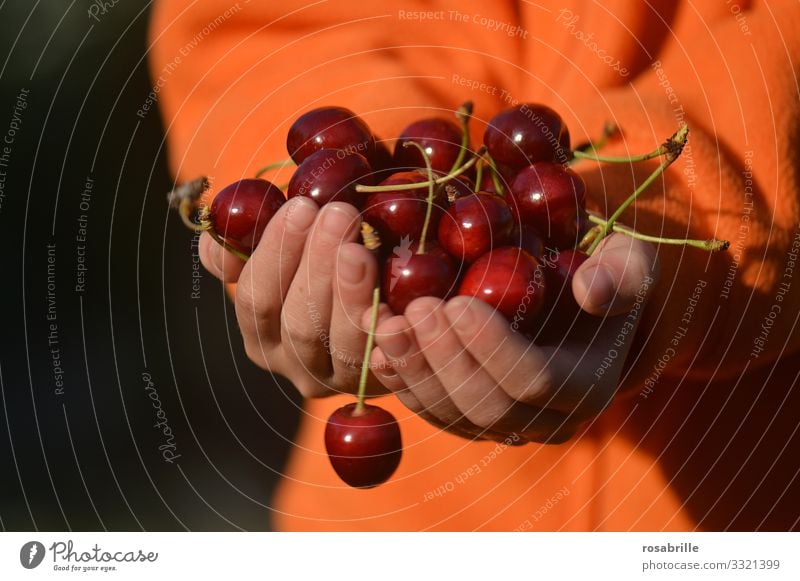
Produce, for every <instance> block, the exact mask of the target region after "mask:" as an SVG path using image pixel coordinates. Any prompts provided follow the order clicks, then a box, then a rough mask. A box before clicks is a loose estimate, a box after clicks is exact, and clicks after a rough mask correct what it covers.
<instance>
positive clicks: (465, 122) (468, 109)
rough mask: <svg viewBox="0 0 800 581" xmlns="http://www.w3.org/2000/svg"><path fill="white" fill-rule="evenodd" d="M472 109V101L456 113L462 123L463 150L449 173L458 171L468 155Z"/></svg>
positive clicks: (459, 152)
mask: <svg viewBox="0 0 800 581" xmlns="http://www.w3.org/2000/svg"><path fill="white" fill-rule="evenodd" d="M472 107H473V105H472V101H467V102H465V103H464V104H463V105H461V107H459V108H458V111H456V117H457V118H458V121H459V123H461V149H460V150H459V151H458V157H457V158H456V161H455V162H454V163H453V167H451V168H450V172H449V173H452V172H454V171H455V170H457V169H458V168H459V167H460V166H461V164H462V163H463V161H464V157H465V156H466V155H467V150H468V149H469V118H470V117H471V116H472Z"/></svg>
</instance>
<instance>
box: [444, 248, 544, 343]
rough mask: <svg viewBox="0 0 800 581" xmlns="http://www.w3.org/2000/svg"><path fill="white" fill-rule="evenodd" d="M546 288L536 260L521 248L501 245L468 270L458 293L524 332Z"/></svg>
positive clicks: (528, 326)
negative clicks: (488, 308) (492, 310)
mask: <svg viewBox="0 0 800 581" xmlns="http://www.w3.org/2000/svg"><path fill="white" fill-rule="evenodd" d="M546 288H547V285H546V281H545V279H544V274H543V273H542V268H541V265H540V264H539V261H538V260H536V258H534V257H533V256H531V255H530V254H528V253H527V252H526V251H524V250H522V249H521V248H517V247H515V246H504V247H501V248H496V249H495V250H492V251H490V252H487V253H486V254H484V255H483V256H481V257H480V258H479V259H478V260H476V261H475V263H474V264H473V265H472V266H470V267H469V269H468V270H467V273H466V274H465V275H464V280H463V281H462V282H461V287H460V288H459V290H458V294H459V295H466V296H472V297H476V298H479V299H480V300H482V301H483V302H485V303H487V304H489V305H491V306H493V307H494V308H496V309H497V310H498V311H499V312H500V313H502V314H503V316H504V317H505V318H506V319H508V320H509V321H510V322H511V323H512V326H516V327H518V328H520V329H522V330H528V329H529V328H530V326H531V323H532V322H533V321H534V320H535V318H536V315H537V313H538V312H539V310H540V309H541V308H542V305H543V304H544V301H545V296H546Z"/></svg>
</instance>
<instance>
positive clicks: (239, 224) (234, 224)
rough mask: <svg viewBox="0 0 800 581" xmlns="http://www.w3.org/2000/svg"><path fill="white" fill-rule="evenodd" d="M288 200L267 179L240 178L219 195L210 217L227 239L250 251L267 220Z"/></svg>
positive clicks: (212, 223) (213, 203)
mask: <svg viewBox="0 0 800 581" xmlns="http://www.w3.org/2000/svg"><path fill="white" fill-rule="evenodd" d="M285 201H286V198H285V196H284V195H283V192H282V191H281V190H280V189H278V187H277V186H275V185H273V184H271V183H270V182H268V181H266V180H260V179H244V180H239V181H238V182H233V183H232V184H230V185H228V186H225V187H224V188H223V189H222V190H221V191H220V192H219V193H218V194H217V195H216V197H215V198H214V201H213V202H212V203H211V208H210V209H209V216H208V219H209V222H210V223H211V227H212V228H214V231H215V232H216V233H217V234H219V235H220V236H221V237H222V238H224V239H225V242H227V243H228V244H230V245H231V246H233V247H234V248H236V249H237V250H239V251H241V252H243V253H244V254H251V253H252V252H253V249H254V248H255V247H256V245H258V241H259V240H261V235H262V234H263V233H264V229H265V228H266V227H267V223H268V222H269V221H270V220H271V219H272V217H273V216H274V215H275V213H276V212H277V211H278V209H279V208H280V207H281V206H282V205H283V203H284V202H285Z"/></svg>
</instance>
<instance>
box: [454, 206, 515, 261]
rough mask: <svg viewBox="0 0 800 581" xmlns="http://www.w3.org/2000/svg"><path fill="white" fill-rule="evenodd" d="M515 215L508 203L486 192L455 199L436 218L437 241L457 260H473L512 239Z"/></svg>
mask: <svg viewBox="0 0 800 581" xmlns="http://www.w3.org/2000/svg"><path fill="white" fill-rule="evenodd" d="M513 228H514V217H513V216H512V214H511V210H510V209H509V208H508V204H506V203H505V201H504V200H503V199H502V198H500V197H499V196H496V195H494V194H487V193H485V192H481V193H477V194H471V195H468V196H463V197H461V198H458V199H456V200H455V201H454V202H453V203H452V204H450V208H449V209H448V210H447V212H446V213H445V215H444V216H443V217H442V219H441V220H440V222H439V235H438V241H439V244H440V245H441V246H442V248H444V249H445V250H446V251H447V252H449V253H450V254H451V255H452V256H453V257H454V258H455V259H456V260H460V261H462V262H473V261H475V260H477V259H478V257H480V256H482V255H483V254H485V253H487V252H488V251H489V250H491V249H492V248H496V247H498V246H505V245H506V244H509V243H510V242H511V231H512V229H513Z"/></svg>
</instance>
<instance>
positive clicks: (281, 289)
mask: <svg viewBox="0 0 800 581" xmlns="http://www.w3.org/2000/svg"><path fill="white" fill-rule="evenodd" d="M317 212H318V211H317V205H316V204H315V203H314V202H313V201H312V200H310V199H308V198H304V197H299V196H298V197H296V198H294V199H291V200H289V201H288V202H286V203H285V204H284V205H283V206H282V207H281V209H280V210H278V213H277V214H275V216H274V217H273V218H272V220H270V222H269V224H267V228H266V229H265V230H264V234H263V235H262V237H261V241H260V242H259V244H258V246H257V247H256V249H255V251H254V252H253V254H252V255H251V256H250V259H249V260H248V261H247V263H246V264H245V266H244V269H243V270H242V273H241V274H240V275H239V284H238V285H237V287H236V315H237V318H238V321H239V326H240V327H241V329H242V335H243V337H244V339H245V347H246V348H247V347H248V340H250V341H253V340H255V341H258V338H259V337H263V338H266V337H268V336H272V335H275V336H279V331H278V329H279V326H280V312H281V304H282V303H283V300H284V297H285V296H286V293H287V292H288V289H289V284H290V283H291V281H292V279H293V278H294V275H295V272H296V270H297V266H298V265H299V264H300V259H301V257H302V254H303V248H304V246H305V242H306V236H307V235H308V230H309V228H310V227H311V225H312V224H313V222H314V218H315V217H316V215H317ZM256 347H258V345H256ZM250 348H251V349H252V348H253V346H252V345H250Z"/></svg>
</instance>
